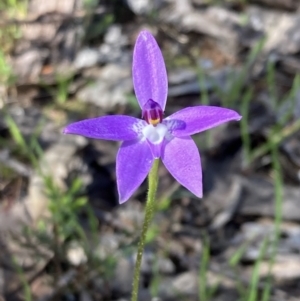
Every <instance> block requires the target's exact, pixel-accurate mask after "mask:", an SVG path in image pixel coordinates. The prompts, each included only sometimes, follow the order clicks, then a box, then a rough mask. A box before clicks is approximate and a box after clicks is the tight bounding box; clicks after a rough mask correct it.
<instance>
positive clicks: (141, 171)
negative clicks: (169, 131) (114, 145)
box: [116, 140, 154, 204]
mask: <svg viewBox="0 0 300 301" xmlns="http://www.w3.org/2000/svg"><path fill="white" fill-rule="evenodd" d="M153 160H154V158H153V155H152V152H151V150H150V147H149V145H148V143H147V141H140V140H135V141H124V142H123V143H122V145H121V147H120V149H119V152H118V155H117V164H116V169H117V185H118V192H119V202H120V204H122V203H124V202H126V201H127V200H128V199H129V198H130V197H131V196H132V194H133V192H134V191H135V190H136V189H137V188H138V187H139V186H140V185H141V184H142V182H143V181H144V180H145V178H146V176H147V175H148V173H149V171H150V168H151V166H152V163H153Z"/></svg>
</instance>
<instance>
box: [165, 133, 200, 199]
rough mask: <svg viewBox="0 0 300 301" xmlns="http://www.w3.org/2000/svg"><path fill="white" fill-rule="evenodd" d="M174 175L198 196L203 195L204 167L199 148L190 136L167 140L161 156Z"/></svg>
mask: <svg viewBox="0 0 300 301" xmlns="http://www.w3.org/2000/svg"><path fill="white" fill-rule="evenodd" d="M161 159H162V161H163V163H164V164H165V166H166V168H167V169H168V170H169V172H170V173H171V174H172V176H173V177H174V178H175V179H176V180H177V181H178V182H179V183H180V184H181V185H182V186H184V187H186V188H187V189H188V190H190V191H191V192H192V193H193V194H195V195H196V196H197V197H199V198H201V197H202V169H201V161H200V155H199V151H198V148H197V146H196V144H195V142H194V141H193V140H192V138H190V137H182V138H173V139H172V140H171V141H168V142H166V144H165V145H164V150H163V152H162V157H161Z"/></svg>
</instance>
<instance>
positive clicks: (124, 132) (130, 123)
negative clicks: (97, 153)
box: [64, 115, 146, 141]
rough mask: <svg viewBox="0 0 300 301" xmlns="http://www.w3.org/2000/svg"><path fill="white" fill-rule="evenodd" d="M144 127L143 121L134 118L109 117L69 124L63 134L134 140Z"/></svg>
mask: <svg viewBox="0 0 300 301" xmlns="http://www.w3.org/2000/svg"><path fill="white" fill-rule="evenodd" d="M144 125H146V122H145V121H143V120H140V119H137V118H134V117H130V116H123V115H111V116H103V117H97V118H92V119H85V120H82V121H78V122H74V123H71V124H69V125H68V126H67V127H65V129H64V134H75V135H81V136H85V137H88V138H95V139H105V140H115V141H125V140H134V139H136V138H137V137H138V136H139V135H140V132H141V130H142V128H143V126H144Z"/></svg>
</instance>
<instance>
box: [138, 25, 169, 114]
mask: <svg viewBox="0 0 300 301" xmlns="http://www.w3.org/2000/svg"><path fill="white" fill-rule="evenodd" d="M132 77H133V86H134V91H135V95H136V97H137V100H138V103H139V105H140V107H141V109H143V107H144V105H145V103H146V102H147V101H148V100H149V99H153V100H154V101H155V102H157V103H159V105H160V106H161V108H162V110H164V109H165V106H166V100H167V94H168V78H167V71H166V67H165V62H164V59H163V56H162V53H161V51H160V48H159V46H158V45H157V42H156V41H155V39H154V37H153V36H152V34H151V33H150V32H148V31H146V30H144V31H142V32H141V33H140V34H139V36H138V38H137V40H136V43H135V47H134V52H133V62H132Z"/></svg>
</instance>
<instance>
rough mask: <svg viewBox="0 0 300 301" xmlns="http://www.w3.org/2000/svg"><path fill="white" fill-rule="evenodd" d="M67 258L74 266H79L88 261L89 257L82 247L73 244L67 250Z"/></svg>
mask: <svg viewBox="0 0 300 301" xmlns="http://www.w3.org/2000/svg"><path fill="white" fill-rule="evenodd" d="M67 258H68V260H69V262H70V263H71V264H73V265H74V266H79V265H81V264H83V263H85V262H86V261H87V256H86V254H85V251H84V249H83V247H82V246H80V245H78V244H77V243H75V242H74V243H72V244H71V245H70V246H69V248H68V250H67Z"/></svg>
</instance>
